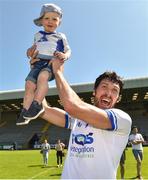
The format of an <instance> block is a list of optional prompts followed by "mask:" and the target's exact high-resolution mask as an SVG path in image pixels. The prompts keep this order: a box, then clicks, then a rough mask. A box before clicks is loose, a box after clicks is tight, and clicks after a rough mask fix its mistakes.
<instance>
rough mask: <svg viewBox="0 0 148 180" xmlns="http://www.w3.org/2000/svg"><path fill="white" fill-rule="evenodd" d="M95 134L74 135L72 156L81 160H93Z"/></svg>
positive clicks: (71, 148)
mask: <svg viewBox="0 0 148 180" xmlns="http://www.w3.org/2000/svg"><path fill="white" fill-rule="evenodd" d="M93 142H94V138H93V133H91V132H90V133H88V134H86V135H85V134H72V145H71V147H70V156H76V157H81V158H93V157H94V147H93V146H92V144H93Z"/></svg>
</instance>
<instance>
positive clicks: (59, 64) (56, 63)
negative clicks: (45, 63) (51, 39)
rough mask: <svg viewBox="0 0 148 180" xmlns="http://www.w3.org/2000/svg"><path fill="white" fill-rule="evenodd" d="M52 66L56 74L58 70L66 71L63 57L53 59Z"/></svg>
mask: <svg viewBox="0 0 148 180" xmlns="http://www.w3.org/2000/svg"><path fill="white" fill-rule="evenodd" d="M52 68H53V73H54V74H56V73H58V72H63V71H64V61H63V60H61V59H58V58H57V59H53V60H52Z"/></svg>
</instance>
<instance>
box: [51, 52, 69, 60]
mask: <svg viewBox="0 0 148 180" xmlns="http://www.w3.org/2000/svg"><path fill="white" fill-rule="evenodd" d="M54 56H55V57H56V58H58V59H60V60H62V61H63V62H64V61H66V60H67V55H66V54H65V53H62V52H59V51H56V52H55V53H54Z"/></svg>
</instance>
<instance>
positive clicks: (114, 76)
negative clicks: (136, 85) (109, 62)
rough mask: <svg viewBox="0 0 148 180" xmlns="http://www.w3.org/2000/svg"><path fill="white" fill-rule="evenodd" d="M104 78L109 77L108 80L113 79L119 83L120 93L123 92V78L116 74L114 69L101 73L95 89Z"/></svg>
mask: <svg viewBox="0 0 148 180" xmlns="http://www.w3.org/2000/svg"><path fill="white" fill-rule="evenodd" d="M103 79H108V80H110V81H112V82H113V83H116V84H119V87H120V93H121V91H122V88H123V79H122V78H121V77H120V76H118V75H117V74H116V72H114V71H106V72H104V73H103V74H101V75H100V76H99V77H98V78H97V79H96V81H95V84H94V90H96V89H97V87H98V86H99V84H100V82H101V81H102V80H103Z"/></svg>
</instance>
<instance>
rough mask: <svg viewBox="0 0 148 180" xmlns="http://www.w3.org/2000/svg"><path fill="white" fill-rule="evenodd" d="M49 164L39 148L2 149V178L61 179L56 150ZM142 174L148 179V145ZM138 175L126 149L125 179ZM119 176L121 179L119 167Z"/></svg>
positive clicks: (51, 153) (0, 160)
mask: <svg viewBox="0 0 148 180" xmlns="http://www.w3.org/2000/svg"><path fill="white" fill-rule="evenodd" d="M48 164H49V165H48V166H47V167H43V161H42V155H41V154H40V153H39V150H25V151H23V150H18V151H11V150H10V151H0V179H28V180H31V179H60V177H61V173H62V168H57V166H56V151H55V150H51V151H50V154H49V163H48ZM142 175H143V178H144V179H148V147H145V148H144V159H143V164H142ZM135 176H136V161H135V159H134V157H133V154H132V151H131V148H128V150H127V151H126V162H125V179H134V177H135ZM117 178H118V179H120V173H119V169H118V174H117Z"/></svg>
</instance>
